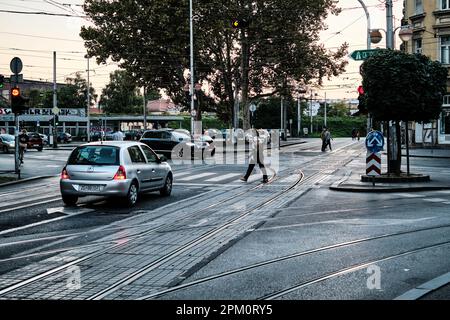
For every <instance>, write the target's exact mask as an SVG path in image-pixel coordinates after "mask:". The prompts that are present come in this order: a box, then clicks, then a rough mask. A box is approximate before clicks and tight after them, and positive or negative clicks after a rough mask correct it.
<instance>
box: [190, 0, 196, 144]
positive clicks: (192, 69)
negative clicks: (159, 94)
mask: <svg viewBox="0 0 450 320" xmlns="http://www.w3.org/2000/svg"><path fill="white" fill-rule="evenodd" d="M189 29H190V32H189V38H190V56H191V57H190V62H191V90H190V92H191V135H194V110H195V101H194V83H195V82H194V16H193V14H192V0H189Z"/></svg>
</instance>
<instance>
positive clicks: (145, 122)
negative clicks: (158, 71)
mask: <svg viewBox="0 0 450 320" xmlns="http://www.w3.org/2000/svg"><path fill="white" fill-rule="evenodd" d="M142 89H143V90H142V91H143V98H144V99H143V100H144V106H143V107H144V131H145V130H147V105H146V100H145V93H146V92H145V86H144V87H143V88H142Z"/></svg>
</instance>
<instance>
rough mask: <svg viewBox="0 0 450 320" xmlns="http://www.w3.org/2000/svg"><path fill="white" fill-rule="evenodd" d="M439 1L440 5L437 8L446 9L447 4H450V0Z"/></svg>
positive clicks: (447, 7)
mask: <svg viewBox="0 0 450 320" xmlns="http://www.w3.org/2000/svg"><path fill="white" fill-rule="evenodd" d="M440 2H441V5H440V6H439V8H440V9H441V10H447V9H449V6H450V0H440Z"/></svg>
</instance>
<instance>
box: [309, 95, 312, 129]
mask: <svg viewBox="0 0 450 320" xmlns="http://www.w3.org/2000/svg"><path fill="white" fill-rule="evenodd" d="M312 108H313V91H312V90H311V96H310V104H309V115H310V117H311V134H312V133H313V111H312Z"/></svg>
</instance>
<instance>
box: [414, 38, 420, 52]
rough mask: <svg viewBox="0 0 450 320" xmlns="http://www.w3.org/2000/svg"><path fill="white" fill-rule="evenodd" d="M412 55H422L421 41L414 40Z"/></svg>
mask: <svg viewBox="0 0 450 320" xmlns="http://www.w3.org/2000/svg"><path fill="white" fill-rule="evenodd" d="M414 53H420V54H422V39H416V40H414Z"/></svg>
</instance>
